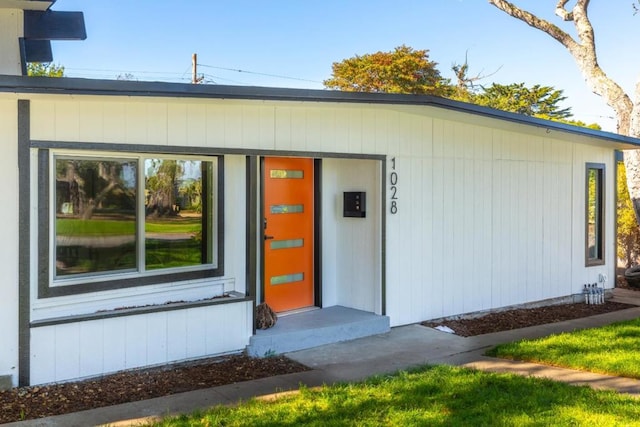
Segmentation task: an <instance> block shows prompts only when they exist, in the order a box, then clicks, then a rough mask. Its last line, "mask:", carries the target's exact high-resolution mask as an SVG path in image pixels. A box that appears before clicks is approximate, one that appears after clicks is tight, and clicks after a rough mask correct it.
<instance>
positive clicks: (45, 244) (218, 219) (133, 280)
mask: <svg viewBox="0 0 640 427" xmlns="http://www.w3.org/2000/svg"><path fill="white" fill-rule="evenodd" d="M110 148H111V147H109V146H106V147H105V148H104V149H82V148H80V149H78V148H75V147H74V148H73V149H64V148H40V149H38V150H37V162H38V168H37V169H38V178H37V185H38V191H37V193H38V237H39V238H38V297H39V298H49V297H57V296H65V295H73V294H82V293H90V292H99V291H105V290H113V289H123V288H128V287H137V286H147V285H157V284H163V283H171V282H179V281H187V280H198V279H205V278H213V277H220V276H223V275H224V157H223V156H222V155H218V154H199V153H194V152H179V151H173V150H168V151H162V150H144V151H142V150H140V151H136V150H135V149H133V150H121V149H118V150H115V149H110ZM118 148H120V147H118ZM57 156H60V157H62V158H64V157H67V158H68V157H78V158H86V159H96V158H105V157H106V158H113V159H130V158H135V159H137V161H138V171H137V194H138V197H137V202H136V230H139V228H140V227H141V226H140V221H144V212H142V211H141V210H140V209H141V206H142V207H144V200H142V201H141V198H140V193H139V189H140V188H144V170H142V168H143V167H144V166H143V165H144V162H145V159H154V158H166V159H174V160H200V161H208V162H212V163H213V165H214V167H213V169H214V170H213V171H212V173H213V176H212V187H213V188H212V189H211V190H212V191H213V192H214V194H213V197H212V200H211V201H212V203H211V204H212V206H211V210H210V213H211V217H212V218H210V223H211V225H212V227H211V228H212V229H211V231H210V233H209V236H210V240H211V241H210V244H209V245H210V247H209V249H210V250H211V251H212V253H213V262H212V263H210V264H199V265H192V266H182V267H174V268H161V269H149V270H146V271H140V270H138V266H140V263H141V260H138V261H137V262H136V266H137V267H136V271H130V270H128V271H123V272H118V271H114V272H96V273H88V274H82V275H78V276H75V275H74V276H73V277H57V278H56V277H55V262H56V252H55V251H56V248H55V244H54V242H55V235H54V233H55V226H54V221H55V219H56V218H55V216H56V206H55V195H56V193H55V191H56V190H55V181H56V178H55V173H56V165H55V161H56V158H57ZM142 194H144V193H142ZM142 199H144V198H142ZM143 231H144V230H143ZM136 236H137V238H136V245H137V247H138V249H137V250H136V252H137V253H138V254H139V253H140V252H141V251H142V250H144V246H145V240H144V232H143V233H142V236H141V235H140V233H138V232H136ZM140 247H142V248H140ZM143 270H145V269H144V268H143Z"/></svg>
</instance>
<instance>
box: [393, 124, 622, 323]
mask: <svg viewBox="0 0 640 427" xmlns="http://www.w3.org/2000/svg"><path fill="white" fill-rule="evenodd" d="M432 123H433V128H432V132H429V131H427V132H424V131H423V132H422V134H416V135H415V140H416V141H422V153H418V152H412V151H411V150H408V151H405V152H400V153H398V154H397V155H395V157H396V165H397V170H398V173H399V179H398V188H399V195H400V200H399V201H398V206H399V208H398V214H397V215H388V216H387V221H388V222H387V248H386V250H387V313H388V314H389V315H390V317H391V324H392V325H401V324H407V323H412V322H419V321H421V320H424V319H430V318H438V317H443V316H451V315H456V314H461V313H470V312H475V311H481V310H489V309H493V308H499V307H505V306H510V305H516V304H523V303H527V302H534V301H540V300H545V299H550V298H557V297H564V296H569V295H572V294H577V293H580V291H581V289H582V284H583V283H585V282H586V281H589V282H590V283H593V282H595V281H596V280H597V277H598V273H601V272H602V273H606V274H608V275H609V277H613V267H612V266H613V238H614V235H613V218H614V216H613V215H614V213H613V208H612V207H613V199H612V197H613V191H614V186H613V185H614V182H615V175H614V168H613V154H612V152H611V150H609V149H605V148H598V147H595V146H588V145H583V144H577V143H571V142H567V141H562V140H558V139H551V138H545V137H537V136H532V135H528V134H526V133H517V132H512V131H508V130H500V129H490V128H488V127H480V126H476V125H469V124H464V123H460V122H454V121H449V120H441V119H433V121H432ZM423 129H424V128H423ZM427 129H428V128H427ZM389 155H390V156H394V153H390V154H389ZM585 162H601V163H605V164H606V167H607V178H606V182H607V189H606V197H607V200H606V202H605V203H606V204H607V206H608V207H609V208H608V209H609V210H608V212H607V218H606V232H605V233H606V235H607V236H608V240H607V248H606V255H607V265H605V266H599V267H590V268H585V267H584V263H585V260H584V253H585V247H584V245H585V241H584V227H585V225H584V217H585V212H584V210H585V197H584V194H585V188H584V187H585ZM608 287H613V283H612V282H611V281H610V282H609V283H608Z"/></svg>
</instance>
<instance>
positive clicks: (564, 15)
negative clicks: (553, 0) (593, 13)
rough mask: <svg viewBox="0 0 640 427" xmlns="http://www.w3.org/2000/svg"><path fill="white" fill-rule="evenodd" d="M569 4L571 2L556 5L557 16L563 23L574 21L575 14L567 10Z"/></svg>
mask: <svg viewBox="0 0 640 427" xmlns="http://www.w3.org/2000/svg"><path fill="white" fill-rule="evenodd" d="M567 2H569V0H560V1H559V2H558V4H557V5H556V15H558V16H559V17H560V19H562V20H563V21H573V13H571V12H567V9H565V5H566V4H567Z"/></svg>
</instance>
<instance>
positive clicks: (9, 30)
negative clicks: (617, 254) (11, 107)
mask: <svg viewBox="0 0 640 427" xmlns="http://www.w3.org/2000/svg"><path fill="white" fill-rule="evenodd" d="M0 6H1V5H0ZM23 27H24V12H23V11H22V10H21V9H3V8H0V52H2V54H1V55H0V75H2V74H7V75H12V76H20V75H22V64H21V62H20V45H19V43H18V39H19V38H20V37H22V35H23V34H24V30H23Z"/></svg>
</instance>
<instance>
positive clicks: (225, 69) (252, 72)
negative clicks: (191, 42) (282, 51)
mask: <svg viewBox="0 0 640 427" xmlns="http://www.w3.org/2000/svg"><path fill="white" fill-rule="evenodd" d="M198 65H199V66H200V67H205V68H214V69H216V70H224V71H233V72H236V73H245V74H255V75H257V76H266V77H276V78H279V79H288V80H298V81H301V82H310V83H322V82H319V81H317V80H309V79H301V78H299V77H290V76H283V75H279V74H268V73H259V72H257V71H247V70H240V69H237V68H226V67H216V66H213V65H206V64H198Z"/></svg>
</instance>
